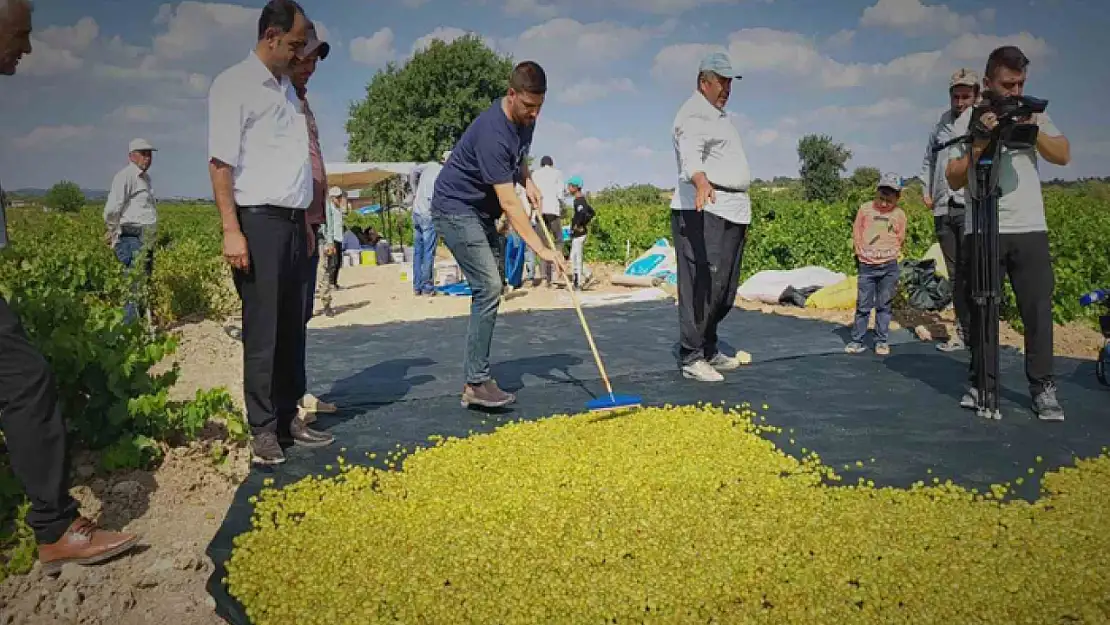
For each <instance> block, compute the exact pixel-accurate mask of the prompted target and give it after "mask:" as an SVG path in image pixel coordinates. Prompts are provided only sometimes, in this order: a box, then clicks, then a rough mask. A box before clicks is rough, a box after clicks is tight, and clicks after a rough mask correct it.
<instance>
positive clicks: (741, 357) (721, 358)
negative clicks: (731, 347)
mask: <svg viewBox="0 0 1110 625" xmlns="http://www.w3.org/2000/svg"><path fill="white" fill-rule="evenodd" d="M750 364H752V356H751V354H749V353H747V352H740V351H738V352H736V355H735V356H728V355H725V354H723V353H721V352H717V355H716V356H714V357H713V358H712V359H711V360H710V361H709V366H710V367H713V368H714V369H716V370H717V371H734V370H736V369H739V368H740V367H741V366H742V365H750Z"/></svg>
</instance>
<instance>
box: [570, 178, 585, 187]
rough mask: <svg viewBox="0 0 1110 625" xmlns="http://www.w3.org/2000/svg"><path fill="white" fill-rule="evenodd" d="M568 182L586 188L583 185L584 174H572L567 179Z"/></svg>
mask: <svg viewBox="0 0 1110 625" xmlns="http://www.w3.org/2000/svg"><path fill="white" fill-rule="evenodd" d="M567 184H572V185H574V186H576V187H578V188H579V189H582V188H584V187H583V186H582V176H571V177H570V178H568V179H567Z"/></svg>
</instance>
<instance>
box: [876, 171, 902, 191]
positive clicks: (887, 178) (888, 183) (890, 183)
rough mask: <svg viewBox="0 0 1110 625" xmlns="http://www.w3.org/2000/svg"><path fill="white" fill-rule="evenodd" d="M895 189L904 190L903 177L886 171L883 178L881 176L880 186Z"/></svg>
mask: <svg viewBox="0 0 1110 625" xmlns="http://www.w3.org/2000/svg"><path fill="white" fill-rule="evenodd" d="M883 187H886V188H887V189H893V190H895V191H899V192H901V191H902V177H901V176H899V175H898V174H895V173H889V172H888V173H885V174H883V176H882V178H879V188H880V189H882V188H883Z"/></svg>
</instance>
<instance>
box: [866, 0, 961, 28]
mask: <svg viewBox="0 0 1110 625" xmlns="http://www.w3.org/2000/svg"><path fill="white" fill-rule="evenodd" d="M860 26H864V27H871V28H893V29H896V30H899V31H901V32H903V33H905V34H907V35H924V34H928V33H931V32H943V33H947V34H949V35H956V34H959V33H963V32H968V31H972V30H974V29H975V28H976V26H977V22H976V19H975V17H974V16H971V15H960V14H959V13H956V12H955V11H953V10H951V9H949V8H948V7H947V6H945V5H943V4H935V5H927V4H922V3H921V1H920V0H878V2H876V3H875V4H874V5H873V6H869V7H867V8H866V9H864V10H863V17H861V18H860Z"/></svg>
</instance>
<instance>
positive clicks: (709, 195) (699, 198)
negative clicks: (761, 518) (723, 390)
mask: <svg viewBox="0 0 1110 625" xmlns="http://www.w3.org/2000/svg"><path fill="white" fill-rule="evenodd" d="M739 78H740V74H739V73H738V72H737V71H736V69H734V67H733V65H732V60H731V59H730V58H729V57H728V55H727V54H725V53H723V52H716V53H712V54H709V55H707V56H706V57H705V58H704V59H702V61H701V64H700V66H699V67H698V88H697V91H695V92H694V94H693V95H691V96H690V98H689V99H688V100H687V101H686V103H685V104H683V105H682V108H680V109H679V110H678V114H677V115H676V116H675V119H674V128H673V135H672V138H673V141H674V151H675V159H676V161H677V164H678V187H677V189H676V190H675V194H674V198H673V199H672V201H671V232H672V234H673V237H674V246H675V257H676V260H677V264H678V318H679V332H680V340H679V360H680V367H681V369H682V375H683V376H684V377H687V378H691V379H694V380H698V381H700V382H720V381H721V380H723V379H724V377H723V376H722V375H721V373H720V372H721V371H729V370H733V369H736V368H737V367H739V366H740V364H742V363H746V362H750V356H748V355H747V354H746V353H743V352H737V355H736V356H728V355H726V354H724V353H722V352H721V351H720V350H719V349H718V337H717V326H718V325H719V324H720V323H721V321H722V320H723V319H724V318H725V316H726V315H728V313H729V311H730V310H732V307H733V304H734V302H735V300H736V290H737V288H738V286H739V281H740V261H741V259H742V258H743V254H744V243H745V241H746V239H747V233H748V225H749V224H750V223H751V200H750V198H749V197H748V187H749V185H750V184H751V172H750V170H749V168H748V159H747V156H746V155H745V154H744V148H743V146H742V145H741V142H740V134H739V133H738V132H737V130H736V127H735V126H734V125H733V124H732V122H731V121H730V120H729V116H728V114H727V113H725V110H724V108H725V104H726V103H727V102H728V98H729V95H730V93H731V92H732V81H733V79H739Z"/></svg>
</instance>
